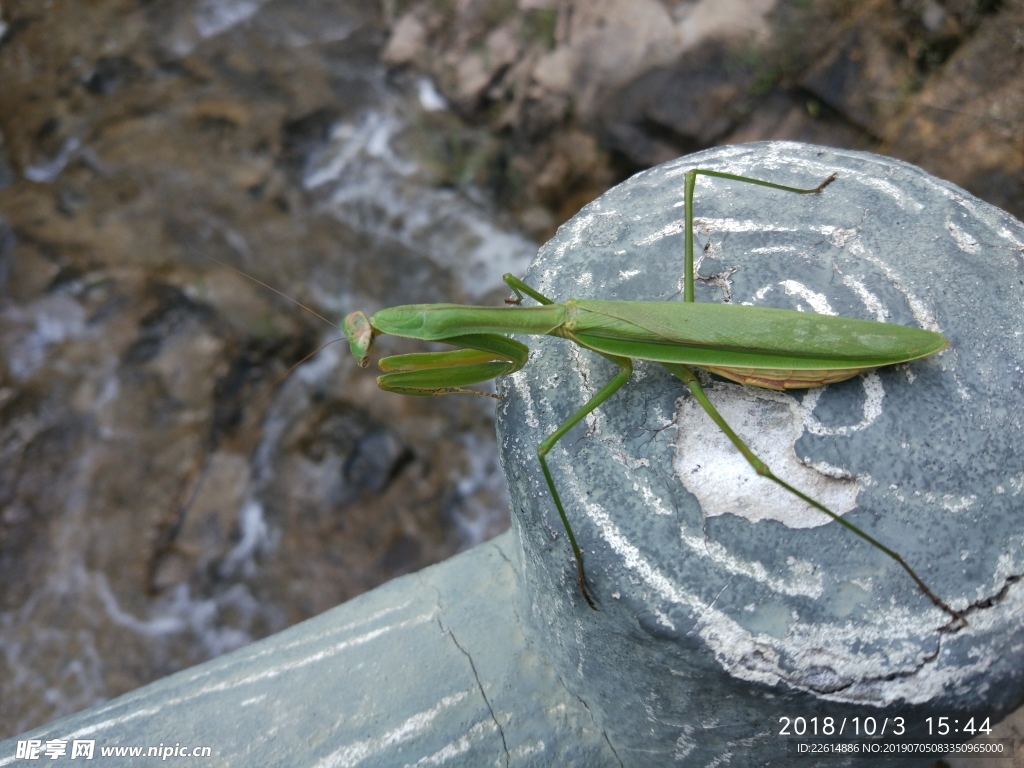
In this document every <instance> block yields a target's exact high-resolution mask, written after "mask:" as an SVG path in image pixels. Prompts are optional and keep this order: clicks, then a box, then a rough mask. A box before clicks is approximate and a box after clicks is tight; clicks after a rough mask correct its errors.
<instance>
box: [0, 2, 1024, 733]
mask: <svg viewBox="0 0 1024 768" xmlns="http://www.w3.org/2000/svg"><path fill="white" fill-rule="evenodd" d="M763 139H794V140H800V141H809V142H814V143H819V144H826V145H833V146H843V147H852V148H857V149H865V150H871V151H875V152H881V153H885V154H889V155H892V156H895V157H899V158H902V159H905V160H909V161H910V162H913V163H916V164H918V165H921V166H923V167H924V168H925V169H926V170H929V171H931V172H932V173H935V174H937V175H939V176H942V177H944V178H947V179H950V180H952V181H954V182H956V183H957V184H960V185H962V186H964V187H966V188H967V189H968V190H970V191H971V192H973V193H975V194H976V195H978V196H980V197H982V198H983V199H985V200H988V201H989V202H992V203H994V204H996V205H998V206H1001V207H1003V208H1005V209H1006V210H1008V211H1010V212H1011V213H1013V214H1014V215H1015V216H1017V217H1018V218H1022V217H1024V0H1002V1H1001V2H1000V1H999V0H944V1H943V0H889V1H886V2H882V1H881V0H860V1H854V0H802V1H799V2H798V1H797V0H421V1H420V2H415V1H414V2H408V1H403V0H382V1H381V2H374V1H373V0H362V1H361V2H360V1H358V0H90V1H89V2H81V0H0V142H2V143H0V353H2V354H0V738H6V737H8V736H11V735H14V734H16V733H19V732H21V731H24V730H27V729H29V728H31V727H33V726H35V725H39V724H41V723H43V722H46V721H48V720H50V719H53V718H55V717H58V716H60V715H64V714H68V713H70V712H73V711H76V710H78V709H81V708H84V707H87V706H90V705H92V704H96V703H98V702H100V701H102V700H104V699H107V698H110V697H112V696H116V695H118V694H121V693H124V692H126V691H128V690H130V689H132V688H134V687H136V686H138V685H141V684H143V683H146V682H148V681H150V680H153V679H155V678H158V677H161V676H164V675H166V674H168V673H171V672H174V671H176V670H179V669H182V668H184V667H187V666H189V665H192V664H195V663H198V662H201V661H203V660H205V659H208V658H211V657H213V656H215V655H217V654H220V653H223V652H225V651H229V650H232V649H234V648H237V647H239V646H241V645H243V644H245V643H248V642H250V641H252V640H254V639H257V638H259V637H263V636H265V635H267V634H269V633H272V632H275V631H278V630H280V629H283V628H284V627H287V626H289V625H291V624H293V623H295V622H297V621H301V620H302V619H304V618H307V617H309V616H312V615H314V614H316V613H319V612H321V611H323V610H325V609H327V608H329V607H331V606H333V605H336V604H337V603H339V602H342V601H344V600H346V599H348V598H351V597H353V596H355V595H356V594H358V593H360V592H362V591H365V590H367V589H370V588H372V587H374V586H376V585H377V584H380V583H381V582H383V581H385V580H387V579H390V578H392V577H394V576H396V575H398V574H402V573H406V572H410V571H413V570H416V569H418V568H421V567H423V566H425V565H427V564H429V563H432V562H436V561H438V560H441V559H443V558H445V557H448V556H449V555H451V554H453V553H455V552H457V551H459V550H461V549H465V548H467V547H470V546H473V545H474V544H476V543H479V542H480V541H483V540H484V539H486V538H488V537H490V536H492V535H494V534H496V533H499V532H501V531H502V530H504V529H505V527H507V524H508V514H507V509H506V506H507V500H506V497H505V490H504V478H503V476H502V474H501V470H500V467H499V466H498V459H497V449H496V447H495V445H494V436H493V423H492V412H493V402H492V401H490V400H489V399H488V398H467V397H463V398H459V397H447V398H423V399H419V398H407V397H400V396H397V395H387V394H384V393H380V392H378V391H377V390H376V387H375V385H374V380H373V375H371V373H370V372H368V371H361V370H359V369H357V368H356V366H355V364H354V362H353V361H352V360H351V359H350V357H349V356H348V353H347V349H345V348H344V346H345V345H343V344H339V345H332V346H328V347H327V348H326V349H324V350H323V351H321V352H319V354H317V355H315V356H313V357H312V358H310V359H308V360H305V358H306V356H307V355H309V354H310V353H311V352H313V351H314V350H316V349H317V348H318V347H319V346H320V345H321V344H324V343H326V342H328V341H330V340H331V339H334V338H337V336H338V333H337V331H336V330H332V329H331V328H330V327H329V326H327V325H325V324H324V323H323V322H322V321H320V320H318V319H317V318H316V317H313V316H312V315H311V314H309V313H307V312H304V311H302V310H301V309H299V308H298V307H296V306H294V305H293V304H290V303H289V302H287V301H286V300H285V299H283V298H282V297H281V296H279V295H277V294H275V293H273V292H271V291H270V290H268V289H267V288H265V287H263V286H261V285H258V284H256V283H254V282H252V281H250V280H247V279H246V278H244V277H242V276H240V275H239V274H237V273H236V272H233V271H232V270H231V269H230V268H229V266H230V267H235V268H237V269H239V270H243V271H244V272H245V273H247V274H249V275H252V276H254V277H255V278H257V279H259V280H261V281H263V282H264V283H266V284H267V285H269V286H272V287H273V288H275V289H278V290H280V291H281V292H283V293H285V294H287V295H288V296H291V297H294V298H295V299H297V300H298V301H301V302H303V303H304V304H306V305H307V306H308V307H311V308H312V309H314V310H316V311H317V312H318V313H320V314H322V315H324V316H325V317H327V318H329V319H331V320H332V321H334V320H336V319H337V318H339V317H340V316H341V315H342V314H343V313H345V312H347V311H351V310H353V309H363V310H366V311H373V310H376V309H378V308H380V307H383V306H389V305H393V304H399V303H411V302H421V301H422V302H432V301H456V302H472V303H497V302H500V300H501V297H502V296H503V294H504V291H503V290H502V288H501V279H500V278H501V274H502V273H503V272H506V271H511V272H514V273H522V272H523V271H524V270H525V268H526V266H527V264H528V263H529V260H530V258H531V257H532V255H533V252H534V251H535V250H536V246H537V244H538V243H539V242H541V241H543V240H544V239H545V238H547V237H548V236H549V235H550V234H551V233H552V232H553V231H554V229H555V228H556V227H557V226H558V224H559V223H561V222H562V221H564V220H565V219H567V218H568V217H570V216H571V215H573V214H574V213H575V212H576V211H577V210H578V209H579V208H580V207H581V206H582V205H584V204H585V203H587V202H588V201H590V200H591V199H593V198H594V197H596V196H597V195H599V194H600V193H601V192H602V191H603V190H605V189H607V188H608V187H609V186H610V185H612V184H615V183H616V182H618V181H620V180H622V179H624V178H626V177H627V176H629V175H630V174H632V173H633V172H635V171H637V170H640V169H642V168H645V167H648V166H650V165H653V164H656V163H659V162H662V161H664V160H668V159H670V158H673V157H676V156H678V155H681V154H685V153H687V152H691V151H694V150H698V149H702V148H704V147H708V146H712V145H715V144H722V143H735V142H745V141H756V140H763ZM213 260H216V261H213ZM382 346H384V350H383V351H384V352H385V353H393V352H395V351H398V350H409V349H413V348H414V347H413V346H410V345H407V344H402V343H385V344H384V345H382ZM300 361H301V362H300ZM296 364H298V366H297V368H296V369H295V370H294V371H293V372H292V373H291V375H290V376H288V377H287V378H285V379H284V380H283V381H282V377H284V376H285V374H286V373H287V372H288V371H289V369H290V368H291V367H292V366H293V365H296Z"/></svg>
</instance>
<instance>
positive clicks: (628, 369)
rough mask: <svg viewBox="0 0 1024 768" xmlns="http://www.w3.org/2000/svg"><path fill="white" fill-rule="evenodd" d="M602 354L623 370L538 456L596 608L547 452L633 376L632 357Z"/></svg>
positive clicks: (579, 577) (581, 579)
mask: <svg viewBox="0 0 1024 768" xmlns="http://www.w3.org/2000/svg"><path fill="white" fill-rule="evenodd" d="M602 357H605V358H607V359H608V360H611V361H612V362H613V363H615V364H616V365H617V366H619V367H620V368H621V369H622V370H621V371H619V373H617V374H616V375H615V377H614V378H613V379H612V380H611V381H609V382H608V383H607V384H605V385H604V386H603V387H602V388H601V390H600V391H599V392H598V393H597V394H596V395H594V396H593V397H592V398H590V399H589V400H587V402H586V403H585V404H584V405H583V407H582V408H580V409H579V410H578V411H576V413H574V414H573V415H572V416H570V417H569V418H568V419H567V420H566V421H565V422H564V423H563V424H562V425H561V426H560V427H559V428H558V429H556V430H555V431H554V432H552V433H551V434H550V435H548V436H547V437H546V438H545V439H544V440H543V441H542V442H541V444H540V445H538V446H537V458H538V459H539V460H540V468H541V471H542V472H543V473H544V480H545V481H546V482H547V484H548V490H549V491H550V492H551V498H552V499H553V500H554V502H555V508H556V509H557V510H558V516H559V517H560V518H562V525H563V526H564V527H565V533H566V535H567V536H568V537H569V544H570V546H571V547H572V554H573V556H574V557H575V558H576V578H577V581H578V582H579V585H580V592H581V593H582V594H583V599H584V600H586V601H587V605H589V606H590V607H591V608H593V609H594V610H595V611H596V610H598V608H597V606H596V605H595V604H594V601H593V599H591V597H590V593H589V592H587V580H586V575H585V574H584V572H583V551H582V550H581V549H580V547H579V544H577V543H576V536H575V534H574V533H573V532H572V526H571V525H569V518H568V517H567V516H566V514H565V507H563V506H562V499H561V497H560V496H559V495H558V489H557V488H555V481H554V479H553V478H552V477H551V470H550V469H548V462H547V455H548V453H549V452H550V451H551V449H552V448H553V447H554V446H555V443H557V442H558V441H559V440H561V439H562V438H563V437H564V436H565V433H566V432H568V431H569V430H570V429H572V428H573V427H574V426H576V425H577V424H579V423H580V422H581V421H582V420H583V419H584V418H585V417H586V416H587V414H589V413H590V412H591V411H593V410H594V409H595V408H597V407H598V406H599V405H601V403H603V402H604V401H605V400H607V399H608V398H609V397H611V396H612V395H614V394H615V393H616V392H618V391H619V389H620V388H621V387H622V385H623V384H625V383H626V382H627V381H629V377H630V376H632V375H633V361H632V360H630V359H629V358H628V357H614V356H612V355H602Z"/></svg>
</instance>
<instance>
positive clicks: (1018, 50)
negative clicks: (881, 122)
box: [883, 2, 1024, 218]
mask: <svg viewBox="0 0 1024 768" xmlns="http://www.w3.org/2000/svg"><path fill="white" fill-rule="evenodd" d="M1022 29H1024V4H1022V3H1020V2H1009V3H1006V4H1005V5H1004V7H1003V8H1002V9H1001V10H1000V11H999V13H998V14H996V15H992V16H989V17H987V18H985V19H984V20H983V21H982V22H981V24H980V26H979V27H978V29H977V31H976V32H975V33H974V35H973V36H972V37H971V39H970V40H969V41H968V42H966V43H965V44H964V45H963V46H961V47H960V48H959V49H958V50H957V51H956V53H955V54H954V55H953V56H952V57H951V58H950V60H949V61H948V62H947V63H946V64H945V66H944V67H943V68H942V69H941V70H940V71H938V72H936V73H935V74H934V75H932V77H930V78H929V80H928V81H927V82H926V83H925V85H924V87H923V88H922V89H921V93H920V96H919V98H918V99H916V100H915V102H914V103H913V105H912V106H911V107H910V108H909V109H907V110H906V111H905V112H904V113H903V114H902V115H901V116H900V117H899V119H897V120H895V121H894V122H893V124H892V125H890V126H889V127H888V128H887V130H886V133H885V136H886V141H885V143H884V145H883V149H884V150H885V151H886V152H888V153H890V154H893V155H895V156H897V157H900V158H902V159H905V160H909V161H910V162H912V163H918V164H920V165H922V166H924V167H926V168H928V170H930V171H931V172H932V173H935V174H937V175H939V176H942V177H943V178H947V179H949V180H951V181H954V182H956V183H957V184H960V185H962V186H964V187H966V188H967V189H969V190H970V191H972V192H974V194H976V195H978V196H980V197H982V198H983V199H985V200H987V201H989V202H992V203H994V204H995V205H998V206H999V207H1001V208H1004V209H1006V210H1007V211H1009V212H1010V213H1012V214H1013V215H1014V216H1016V217H1017V218H1024V143H1022V141H1021V135H1022V134H1021V126H1022V125H1024V35H1022V32H1021V30H1022Z"/></svg>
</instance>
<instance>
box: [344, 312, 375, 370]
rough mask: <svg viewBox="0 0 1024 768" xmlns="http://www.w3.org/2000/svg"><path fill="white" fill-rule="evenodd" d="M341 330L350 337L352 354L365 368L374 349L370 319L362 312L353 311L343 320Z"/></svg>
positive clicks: (360, 365)
mask: <svg viewBox="0 0 1024 768" xmlns="http://www.w3.org/2000/svg"><path fill="white" fill-rule="evenodd" d="M341 330H342V331H344V332H345V338H347V339H348V344H349V347H351V349H352V356H353V357H355V359H356V362H357V363H359V367H360V368H365V367H366V366H367V365H369V364H370V350H371V349H373V326H372V325H370V319H369V318H368V317H367V316H366V315H365V314H363V313H362V312H353V313H352V314H350V315H347V316H346V317H345V319H344V320H343V321H342V323H341Z"/></svg>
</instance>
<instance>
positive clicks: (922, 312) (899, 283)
mask: <svg viewBox="0 0 1024 768" xmlns="http://www.w3.org/2000/svg"><path fill="white" fill-rule="evenodd" d="M847 250H848V251H849V252H850V254H852V255H853V256H855V257H856V258H858V259H864V260H866V261H868V262H870V263H871V264H874V265H875V266H876V267H877V268H878V269H879V270H880V271H881V272H882V275H883V276H884V277H885V279H886V280H888V281H889V282H890V283H891V284H892V286H893V287H894V288H895V289H896V290H898V291H899V292H900V293H902V294H903V295H904V296H906V297H907V304H909V305H910V312H911V314H913V315H914V319H915V320H917V322H918V323H919V324H920V326H921V327H922V328H924V329H925V330H928V331H935V332H936V333H941V332H942V329H941V328H939V323H938V320H936V318H935V313H934V312H932V310H931V309H929V308H928V307H927V306H926V305H925V303H924V302H923V301H921V299H919V298H917V296H916V295H915V294H914V293H913V292H912V291H911V290H910V289H909V288H907V287H906V285H904V283H903V280H902V279H901V277H900V275H899V274H898V273H897V272H896V270H894V269H893V268H892V266H891V265H890V264H889V263H888V262H886V261H883V260H882V259H881V258H879V257H878V256H876V255H875V254H874V253H873V252H872V251H871V250H870V249H868V248H865V247H864V244H863V243H862V242H861V241H860V239H859V238H855V239H853V240H852V241H851V242H850V246H849V248H847Z"/></svg>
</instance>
